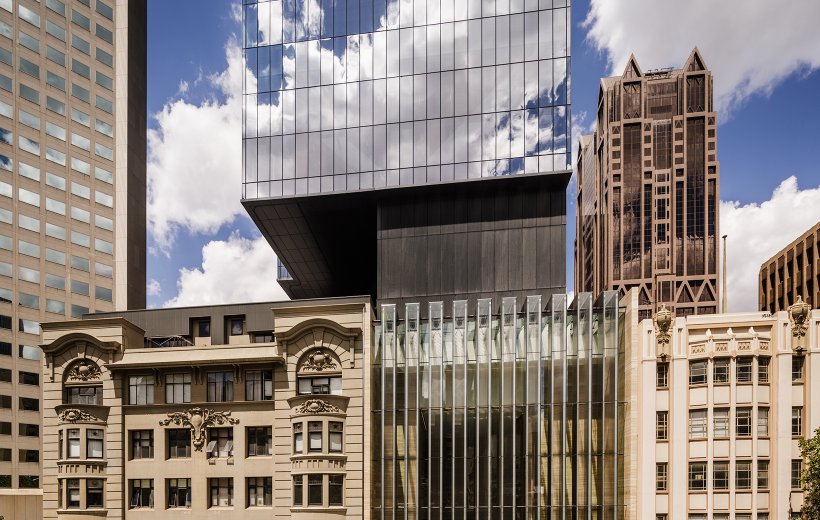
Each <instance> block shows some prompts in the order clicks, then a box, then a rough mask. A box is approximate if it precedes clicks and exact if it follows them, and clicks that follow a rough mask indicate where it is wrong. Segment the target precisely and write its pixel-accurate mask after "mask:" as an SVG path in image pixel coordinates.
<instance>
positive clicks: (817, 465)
mask: <svg viewBox="0 0 820 520" xmlns="http://www.w3.org/2000/svg"><path fill="white" fill-rule="evenodd" d="M800 452H801V454H802V456H803V476H802V478H801V479H800V480H801V483H802V484H803V509H802V512H803V518H804V519H806V520H814V519H817V518H820V428H818V429H817V430H815V431H814V435H812V436H811V437H810V438H808V439H801V440H800Z"/></svg>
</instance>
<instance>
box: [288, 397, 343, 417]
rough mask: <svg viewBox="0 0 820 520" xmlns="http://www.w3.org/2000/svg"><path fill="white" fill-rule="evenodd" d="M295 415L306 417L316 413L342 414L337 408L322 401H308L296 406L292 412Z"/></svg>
mask: <svg viewBox="0 0 820 520" xmlns="http://www.w3.org/2000/svg"><path fill="white" fill-rule="evenodd" d="M293 411H294V413H296V414H297V415H308V414H317V413H343V412H342V409H341V408H339V407H338V406H335V405H332V404H330V403H328V402H327V401H323V400H322V399H309V400H307V401H305V402H304V403H302V404H301V405H299V406H297V407H296V409H294V410H293Z"/></svg>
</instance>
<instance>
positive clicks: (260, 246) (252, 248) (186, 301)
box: [164, 231, 288, 307]
mask: <svg viewBox="0 0 820 520" xmlns="http://www.w3.org/2000/svg"><path fill="white" fill-rule="evenodd" d="M177 290H178V293H177V295H176V297H174V298H172V299H170V300H168V301H166V302H165V304H164V306H165V307H180V306H185V305H211V304H223V303H245V302H260V301H274V300H287V299H288V297H287V295H286V294H285V292H284V291H283V290H282V288H281V287H280V286H279V283H278V282H277V281H276V255H275V254H274V253H273V250H272V249H271V247H270V245H268V243H267V242H266V241H265V239H264V238H262V237H259V238H253V239H249V238H244V237H242V236H240V234H239V232H238V231H235V232H233V233H232V234H231V235H230V236H229V237H228V240H214V241H211V242H208V243H207V244H205V246H204V247H203V248H202V265H201V266H200V267H195V268H193V269H187V268H182V269H180V270H179V279H178V280H177Z"/></svg>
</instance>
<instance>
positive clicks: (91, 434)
mask: <svg viewBox="0 0 820 520" xmlns="http://www.w3.org/2000/svg"><path fill="white" fill-rule="evenodd" d="M85 435H86V438H85V458H87V459H101V458H102V457H103V431H102V430H98V429H93V430H92V429H88V430H86V431H85Z"/></svg>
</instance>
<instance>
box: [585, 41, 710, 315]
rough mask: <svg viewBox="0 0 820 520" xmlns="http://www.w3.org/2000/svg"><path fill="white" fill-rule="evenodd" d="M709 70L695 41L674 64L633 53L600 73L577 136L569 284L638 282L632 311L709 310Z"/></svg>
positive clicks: (595, 287) (616, 286) (595, 289)
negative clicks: (589, 114)
mask: <svg viewBox="0 0 820 520" xmlns="http://www.w3.org/2000/svg"><path fill="white" fill-rule="evenodd" d="M712 90H713V79H712V74H711V72H710V71H709V70H708V69H707V68H706V65H705V62H704V61H703V58H702V57H701V55H700V53H699V52H698V50H697V49H695V50H694V51H693V52H692V54H691V55H690V56H689V58H688V59H687V60H686V63H685V64H684V66H683V67H682V68H681V69H661V70H652V71H647V72H643V71H642V70H641V68H640V67H639V66H638V63H637V61H636V60H635V58H634V57H630V59H629V62H628V63H627V65H626V68H625V69H624V73H623V75H621V76H616V77H610V78H603V79H602V80H601V85H600V90H599V93H598V113H597V123H596V130H595V133H594V134H593V135H592V136H588V137H584V138H582V139H581V142H580V143H581V147H580V151H579V154H578V161H577V172H578V212H577V222H576V230H577V231H576V239H575V291H576V292H582V291H590V292H592V293H594V294H597V293H599V292H600V291H604V290H617V291H620V293H621V294H622V295H623V294H625V292H626V291H627V290H629V289H630V288H633V287H635V288H637V289H638V294H639V304H640V309H641V316H642V317H644V318H648V317H650V316H652V314H653V313H654V312H656V311H657V310H658V309H660V306H661V305H662V304H663V305H666V306H667V307H669V308H670V309H674V310H675V313H676V314H677V315H678V316H684V315H688V314H710V313H715V312H717V310H718V302H719V301H720V295H721V293H720V287H719V284H718V242H717V240H718V237H719V236H720V232H719V225H718V212H717V204H718V201H719V187H720V182H719V173H720V170H719V165H718V160H717V134H716V132H717V114H716V113H715V111H714V106H713V99H712Z"/></svg>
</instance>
